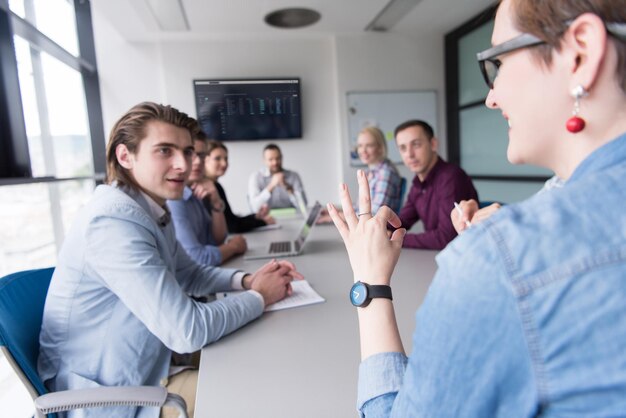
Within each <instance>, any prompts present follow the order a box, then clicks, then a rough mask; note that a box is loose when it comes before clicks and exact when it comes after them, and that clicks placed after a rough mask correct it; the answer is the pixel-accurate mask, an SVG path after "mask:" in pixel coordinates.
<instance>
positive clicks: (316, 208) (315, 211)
mask: <svg viewBox="0 0 626 418" xmlns="http://www.w3.org/2000/svg"><path fill="white" fill-rule="evenodd" d="M321 210H322V205H320V203H319V202H315V205H313V208H311V211H310V212H309V216H308V218H307V219H306V222H305V223H304V225H303V226H302V229H301V230H300V234H298V238H296V248H297V250H298V251H299V250H300V247H301V246H302V244H304V241H305V240H306V237H307V235H309V232H311V228H312V227H313V225H314V224H315V221H317V217H318V216H319V214H320V211H321Z"/></svg>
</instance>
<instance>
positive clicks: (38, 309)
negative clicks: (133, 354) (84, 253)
mask: <svg viewBox="0 0 626 418" xmlns="http://www.w3.org/2000/svg"><path fill="white" fill-rule="evenodd" d="M53 271H54V268H46V269H39V270H28V271H22V272H18V273H13V274H10V275H8V276H5V277H3V278H1V279H0V350H2V352H3V354H4V355H5V356H6V358H7V360H8V362H9V364H10V365H11V367H12V368H13V370H15V372H16V374H17V375H18V377H19V379H20V380H21V381H22V383H23V384H24V386H26V389H27V390H28V393H29V394H30V396H31V397H32V399H33V401H34V403H35V416H36V417H37V418H44V417H46V416H48V417H49V418H50V417H54V418H56V412H62V411H69V410H72V409H82V408H99V407H106V406H151V407H162V406H164V405H167V406H171V407H173V408H175V409H177V410H178V411H179V414H180V416H181V417H183V418H187V412H186V404H185V401H184V399H183V398H181V397H180V396H178V395H176V394H172V393H168V392H167V389H166V388H164V387H153V386H131V387H121V386H120V387H100V388H94V389H79V390H66V391H59V392H53V393H47V392H48V391H47V389H46V387H45V386H44V384H43V382H42V381H41V379H40V378H39V375H38V374H37V357H38V356H39V330H40V329H41V320H42V317H43V307H44V303H45V301H46V294H47V293H48V287H49V286H50V279H51V278H52V272H53Z"/></svg>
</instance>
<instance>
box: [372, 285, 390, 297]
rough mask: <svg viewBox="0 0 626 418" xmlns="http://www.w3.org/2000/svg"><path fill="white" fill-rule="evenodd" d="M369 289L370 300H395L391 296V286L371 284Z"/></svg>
mask: <svg viewBox="0 0 626 418" xmlns="http://www.w3.org/2000/svg"><path fill="white" fill-rule="evenodd" d="M367 288H368V292H367V293H368V296H369V297H370V298H372V299H373V298H385V299H390V300H393V297H392V296H391V286H386V285H376V284H370V285H367Z"/></svg>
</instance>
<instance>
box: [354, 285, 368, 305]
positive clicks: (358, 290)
mask: <svg viewBox="0 0 626 418" xmlns="http://www.w3.org/2000/svg"><path fill="white" fill-rule="evenodd" d="M367 299H368V298H367V287H366V286H365V284H363V283H361V282H356V283H355V284H354V285H353V286H352V289H350V302H352V304H353V305H354V306H362V305H363V304H364V303H365V301H367Z"/></svg>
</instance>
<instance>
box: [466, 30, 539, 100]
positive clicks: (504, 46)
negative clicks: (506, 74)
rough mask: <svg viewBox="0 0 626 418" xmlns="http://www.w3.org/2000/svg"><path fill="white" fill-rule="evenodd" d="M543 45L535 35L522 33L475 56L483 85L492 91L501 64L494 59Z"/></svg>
mask: <svg viewBox="0 0 626 418" xmlns="http://www.w3.org/2000/svg"><path fill="white" fill-rule="evenodd" d="M543 43H545V41H543V40H541V39H539V38H537V37H536V36H535V35H531V34H530V33H523V34H521V35H519V36H516V37H515V38H513V39H510V40H508V41H506V42H502V43H501V44H498V45H496V46H494V47H493V48H489V49H487V50H485V51H483V52H479V53H478V54H476V58H477V59H478V65H479V66H480V72H481V73H482V74H483V78H484V79H485V83H487V85H488V86H489V88H490V89H493V82H494V81H495V80H496V77H497V76H498V68H500V64H502V62H501V61H500V60H499V59H496V58H495V57H497V56H498V55H502V54H506V53H508V52H513V51H517V50H518V49H522V48H528V47H531V46H535V45H540V44H543Z"/></svg>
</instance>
